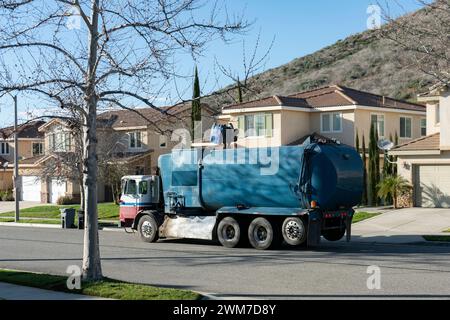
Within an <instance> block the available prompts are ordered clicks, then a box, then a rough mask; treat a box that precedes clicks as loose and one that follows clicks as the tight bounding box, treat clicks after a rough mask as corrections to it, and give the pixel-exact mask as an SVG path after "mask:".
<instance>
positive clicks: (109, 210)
mask: <svg viewBox="0 0 450 320" xmlns="http://www.w3.org/2000/svg"><path fill="white" fill-rule="evenodd" d="M61 208H74V209H76V210H78V209H79V208H80V205H67V206H57V205H42V206H36V207H31V208H27V209H22V210H20V216H21V217H24V218H54V219H59V217H60V211H59V209H61ZM12 216H14V212H12V211H11V212H5V213H1V214H0V217H12ZM98 218H99V219H100V220H118V219H119V206H118V205H116V204H115V203H112V202H107V203H99V204H98Z"/></svg>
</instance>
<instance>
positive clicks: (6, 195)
mask: <svg viewBox="0 0 450 320" xmlns="http://www.w3.org/2000/svg"><path fill="white" fill-rule="evenodd" d="M0 198H1V200H2V201H14V194H13V191H12V190H5V191H1V192H0Z"/></svg>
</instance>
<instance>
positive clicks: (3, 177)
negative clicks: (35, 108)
mask: <svg viewBox="0 0 450 320" xmlns="http://www.w3.org/2000/svg"><path fill="white" fill-rule="evenodd" d="M44 123H45V121H31V122H28V123H26V124H23V125H20V126H19V127H18V132H17V135H18V146H19V148H18V157H19V164H20V162H22V161H28V160H29V159H33V158H36V157H40V156H42V155H43V154H44V135H43V134H42V133H41V132H39V130H38V129H39V127H40V126H42V125H43V124H44ZM13 168H14V127H6V128H2V129H0V190H8V189H12V188H13ZM25 184H26V181H25ZM21 193H23V192H21ZM25 198H26V197H25ZM25 200H28V199H25Z"/></svg>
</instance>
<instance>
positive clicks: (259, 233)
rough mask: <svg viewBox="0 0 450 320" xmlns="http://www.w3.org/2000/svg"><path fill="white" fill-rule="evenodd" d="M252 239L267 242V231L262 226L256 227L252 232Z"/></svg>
mask: <svg viewBox="0 0 450 320" xmlns="http://www.w3.org/2000/svg"><path fill="white" fill-rule="evenodd" d="M253 237H254V238H255V240H256V241H258V242H264V241H266V240H267V229H266V228H264V227H263V226H258V227H256V228H255V230H254V231H253Z"/></svg>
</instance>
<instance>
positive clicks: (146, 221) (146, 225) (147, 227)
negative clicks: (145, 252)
mask: <svg viewBox="0 0 450 320" xmlns="http://www.w3.org/2000/svg"><path fill="white" fill-rule="evenodd" d="M138 232H139V236H140V237H141V240H142V241H144V242H156V241H157V240H158V238H159V231H158V224H157V223H156V219H155V217H154V216H153V215H148V214H146V215H143V216H142V217H141V218H140V219H139V223H138Z"/></svg>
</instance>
